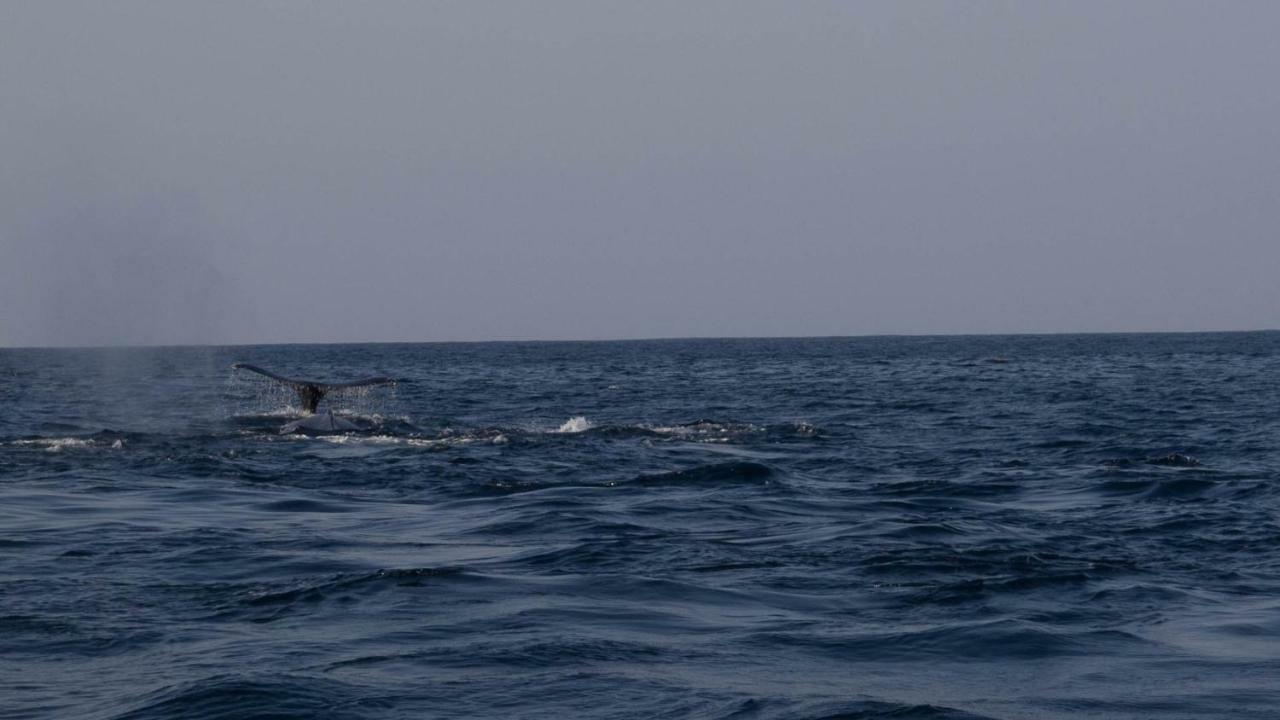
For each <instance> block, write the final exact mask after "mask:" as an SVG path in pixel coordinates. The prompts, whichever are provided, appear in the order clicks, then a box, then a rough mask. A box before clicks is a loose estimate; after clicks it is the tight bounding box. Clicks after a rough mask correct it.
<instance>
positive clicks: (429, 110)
mask: <svg viewBox="0 0 1280 720" xmlns="http://www.w3.org/2000/svg"><path fill="white" fill-rule="evenodd" d="M1276 27H1280V5H1277V4H1275V3H1265V2H1236V3H1229V4H1217V3H1203V2H1129V3H1123V4H1110V3H1097V2H1083V3H1079V2H1046V3H999V2H987V3H916V2H862V3H822V2H814V3H804V4H793V3H755V2H701V3H686V2H649V3H613V2H544V3H503V4H497V3H492V4H491V3H470V2H437V3H429V4H428V3H399V2H385V3H378V4H367V3H360V4H351V3H338V2H307V3H302V2H280V3H270V4H262V3H248V2H229V3H208V4H187V3H182V4H168V3H151V2H116V3H90V2H59V3H6V4H4V5H3V6H0V117H2V118H3V121H2V122H0V158H2V161H0V345H6V346H24V345H83V344H89V345H99V344H126V345H127V344H171V343H183V344H185V343H195V344H203V343H208V344H218V343H254V342H342V341H376V340H388V341H397V340H405V341H429V340H486V339H569V338H588V339H589V338H625V337H671V336H743V335H747V336H771V335H846V334H875V333H1003V332H1067V331H1138V330H1156V331H1163V330H1231V329H1255V328H1269V327H1270V328H1274V327H1276V326H1277V325H1278V324H1280V323H1278V322H1277V319H1276V318H1277V315H1278V313H1280V284H1278V283H1277V282H1276V275H1277V271H1280V237H1278V236H1277V232H1278V229H1280V183H1278V182H1277V178H1280V142H1277V137H1280V136H1278V135H1277V133H1276V128H1277V127H1280V85H1278V84H1277V83H1275V82H1274V81H1273V76H1274V74H1275V69H1276V68H1277V67H1280V44H1277V43H1276V42H1275V40H1274V31H1275V28H1276Z"/></svg>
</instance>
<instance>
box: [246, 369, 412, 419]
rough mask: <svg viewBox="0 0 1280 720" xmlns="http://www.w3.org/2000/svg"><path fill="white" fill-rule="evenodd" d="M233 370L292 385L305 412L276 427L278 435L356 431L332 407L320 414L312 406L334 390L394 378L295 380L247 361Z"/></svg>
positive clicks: (386, 383)
mask: <svg viewBox="0 0 1280 720" xmlns="http://www.w3.org/2000/svg"><path fill="white" fill-rule="evenodd" d="M231 367H232V369H234V370H248V371H249V372H251V373H256V374H258V375H261V376H263V377H265V378H268V379H270V380H274V381H275V382H278V383H280V384H281V385H284V386H286V387H289V388H292V389H293V391H294V392H296V393H297V394H298V400H299V402H301V403H302V409H303V410H304V411H306V412H307V413H309V414H308V415H307V416H306V417H303V418H300V419H298V420H295V421H293V422H291V423H289V424H288V425H285V426H284V427H282V428H280V433H281V434H282V435H287V434H289V433H296V432H304V433H331V432H347V431H351V430H359V429H360V428H359V426H357V425H356V424H355V423H353V422H351V421H350V420H345V419H343V418H340V417H338V416H336V415H334V414H333V411H332V410H327V409H326V410H325V411H324V412H322V413H318V412H316V408H317V407H318V406H319V405H320V401H321V400H323V399H324V397H325V395H328V394H329V393H330V392H332V391H334V390H343V389H348V388H361V387H374V386H376V385H395V384H396V381H395V379H394V378H389V377H370V378H364V379H363V380H353V381H351V382H320V381H317V380H299V379H296V378H288V377H284V376H283V375H277V374H275V373H273V372H271V371H270V370H264V369H262V368H260V367H258V366H257V365H250V364H248V363H234V364H232V366H231Z"/></svg>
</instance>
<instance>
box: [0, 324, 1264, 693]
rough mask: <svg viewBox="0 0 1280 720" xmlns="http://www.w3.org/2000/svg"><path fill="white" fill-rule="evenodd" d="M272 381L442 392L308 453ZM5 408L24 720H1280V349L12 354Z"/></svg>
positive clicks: (6, 688) (13, 653)
mask: <svg viewBox="0 0 1280 720" xmlns="http://www.w3.org/2000/svg"><path fill="white" fill-rule="evenodd" d="M237 360H239V361H248V362H253V363H257V364H259V365H263V366H266V367H270V368H274V369H277V370H279V371H281V372H286V373H288V374H293V375H302V376H319V377H329V378H334V379H349V378H353V377H358V376H362V375H369V374H386V375H391V376H394V377H397V378H400V379H402V381H403V382H401V383H400V384H399V385H398V386H397V387H396V388H395V389H394V391H393V392H390V393H385V392H378V391H375V392H371V393H369V394H368V395H367V396H359V395H351V396H348V397H343V398H336V399H335V400H336V401H335V404H334V408H335V409H337V410H338V411H339V416H342V417H347V418H349V419H350V420H351V421H352V422H356V423H358V424H359V425H360V427H361V428H362V429H361V430H360V431H357V432H348V433H343V434H338V435H331V436H324V437H306V436H282V435H280V434H278V430H279V429H280V428H281V427H282V426H283V425H285V424H286V423H288V422H289V421H290V420H292V419H296V412H293V411H290V410H289V409H288V407H287V405H288V403H289V402H290V397H289V395H288V394H287V393H284V392H276V391H274V390H273V389H272V388H270V387H269V386H268V385H267V384H266V383H264V382H259V381H257V380H249V379H242V378H237V377H235V375H236V374H237V373H233V372H232V371H231V370H230V369H229V365H230V363H232V362H233V361H237ZM322 407H323V406H322ZM0 410H2V412H0V716H2V717H5V718H26V717H41V718H43V717H50V718H101V719H108V718H119V719H123V718H138V719H141V718H149V719H150V718H247V717H277V718H284V717H298V718H304V717H306V718H309V717H318V718H422V717H513V718H548V717H551V718H656V717H691V718H833V717H842V718H1010V719H1012V718H1276V717H1280V521H1278V515H1277V513H1278V512H1280V484H1278V482H1280V450H1278V446H1280V334H1276V333H1259V334H1209V335H1145V336H1143V335H1133V336H1059V337H982V338H962V337H955V338H862V339H814V340H733V341H663V342H625V343H549V344H538V343H529V344H459V345H447V344H446V345H438V344H433V345H345V346H309V347H308V346H287V347H283V346H280V347H242V348H177V349H172V348H171V349H120V350H4V351H0Z"/></svg>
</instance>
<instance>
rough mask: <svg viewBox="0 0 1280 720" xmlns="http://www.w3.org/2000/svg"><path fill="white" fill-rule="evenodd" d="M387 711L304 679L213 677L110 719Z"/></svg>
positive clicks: (205, 719)
mask: <svg viewBox="0 0 1280 720" xmlns="http://www.w3.org/2000/svg"><path fill="white" fill-rule="evenodd" d="M391 707H392V705H391V703H390V702H389V701H387V700H385V699H379V698H377V697H376V696H371V695H370V694H369V693H368V692H367V691H366V690H364V689H362V688H360V687H358V686H354V685H349V684H347V683H343V682H339V681H336V680H333V679H330V678H317V677H313V676H309V675H283V674H282V675H267V676H265V677H255V678H250V677H245V676H241V675H214V676H211V677H206V678H203V679H200V680H196V681H193V682H187V683H182V684H180V685H174V686H170V687H166V688H162V689H160V690H158V691H155V692H153V693H151V694H150V696H149V697H147V698H146V699H144V700H143V701H142V702H140V703H139V704H138V706H137V707H135V708H133V709H130V710H127V711H125V712H123V713H120V714H118V715H115V716H114V720H168V719H169V718H175V719H177V718H181V719H182V720H233V719H235V718H247V717H262V718H265V717H271V718H280V719H281V720H287V719H292V718H298V719H301V718H314V717H324V718H332V719H333V720H358V719H360V718H368V717H379V716H381V715H383V714H385V713H386V712H387V711H388V710H389V709H390V708H391Z"/></svg>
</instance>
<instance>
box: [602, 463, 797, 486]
mask: <svg viewBox="0 0 1280 720" xmlns="http://www.w3.org/2000/svg"><path fill="white" fill-rule="evenodd" d="M775 476H776V473H775V471H774V470H773V468H771V467H769V466H768V465H764V464H762V463H756V462H743V461H734V462H724V463H712V464H709V465H699V466H697V467H693V468H688V469H686V470H672V471H671V472H664V473H656V474H653V475H640V476H638V477H636V478H634V479H632V480H630V481H628V482H626V483H624V484H627V485H643V486H655V485H684V486H689V485H720V484H727V485H737V484H741V483H769V482H776V480H775Z"/></svg>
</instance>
